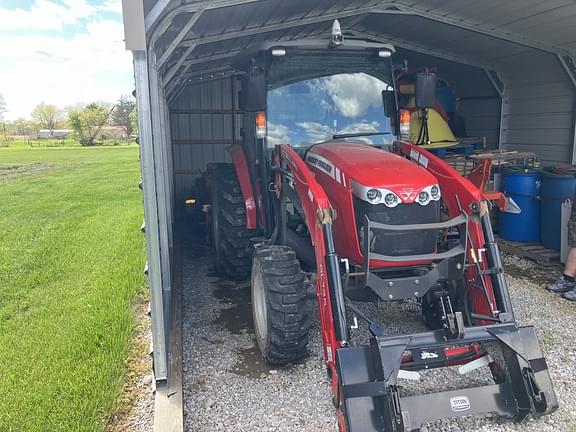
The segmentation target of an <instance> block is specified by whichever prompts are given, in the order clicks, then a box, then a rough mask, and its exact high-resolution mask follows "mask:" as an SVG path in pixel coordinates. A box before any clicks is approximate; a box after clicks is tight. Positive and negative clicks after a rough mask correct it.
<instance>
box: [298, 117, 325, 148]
mask: <svg viewBox="0 0 576 432" xmlns="http://www.w3.org/2000/svg"><path fill="white" fill-rule="evenodd" d="M296 125H297V126H299V127H301V128H302V129H304V131H306V135H307V136H308V143H312V144H315V143H319V142H322V141H326V140H329V139H330V138H331V137H332V135H333V133H334V131H333V130H332V128H331V127H330V126H329V125H326V124H322V123H318V122H302V123H296Z"/></svg>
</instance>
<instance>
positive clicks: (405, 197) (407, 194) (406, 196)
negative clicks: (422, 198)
mask: <svg viewBox="0 0 576 432" xmlns="http://www.w3.org/2000/svg"><path fill="white" fill-rule="evenodd" d="M399 195H400V198H402V201H413V200H414V199H415V198H416V191H415V190H414V189H412V188H403V189H402V192H400V194H399Z"/></svg>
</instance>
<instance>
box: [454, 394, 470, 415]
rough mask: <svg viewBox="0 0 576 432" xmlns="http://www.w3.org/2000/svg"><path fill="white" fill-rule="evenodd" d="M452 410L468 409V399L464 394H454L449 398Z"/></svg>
mask: <svg viewBox="0 0 576 432" xmlns="http://www.w3.org/2000/svg"><path fill="white" fill-rule="evenodd" d="M450 407H451V408H452V411H456V412H458V411H466V410H469V409H470V400H469V399H468V398H467V397H466V396H456V397H453V398H451V399H450Z"/></svg>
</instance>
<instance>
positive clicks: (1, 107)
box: [0, 93, 8, 122]
mask: <svg viewBox="0 0 576 432" xmlns="http://www.w3.org/2000/svg"><path fill="white" fill-rule="evenodd" d="M6 111H8V110H7V109H6V101H5V100H4V96H2V93H0V122H3V121H4V114H5V113H6Z"/></svg>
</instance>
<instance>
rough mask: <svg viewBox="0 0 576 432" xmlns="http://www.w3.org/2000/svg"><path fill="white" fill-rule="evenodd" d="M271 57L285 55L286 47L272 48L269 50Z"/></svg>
mask: <svg viewBox="0 0 576 432" xmlns="http://www.w3.org/2000/svg"><path fill="white" fill-rule="evenodd" d="M270 52H271V53H272V57H284V56H285V55H286V48H272V49H271V50H270Z"/></svg>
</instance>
